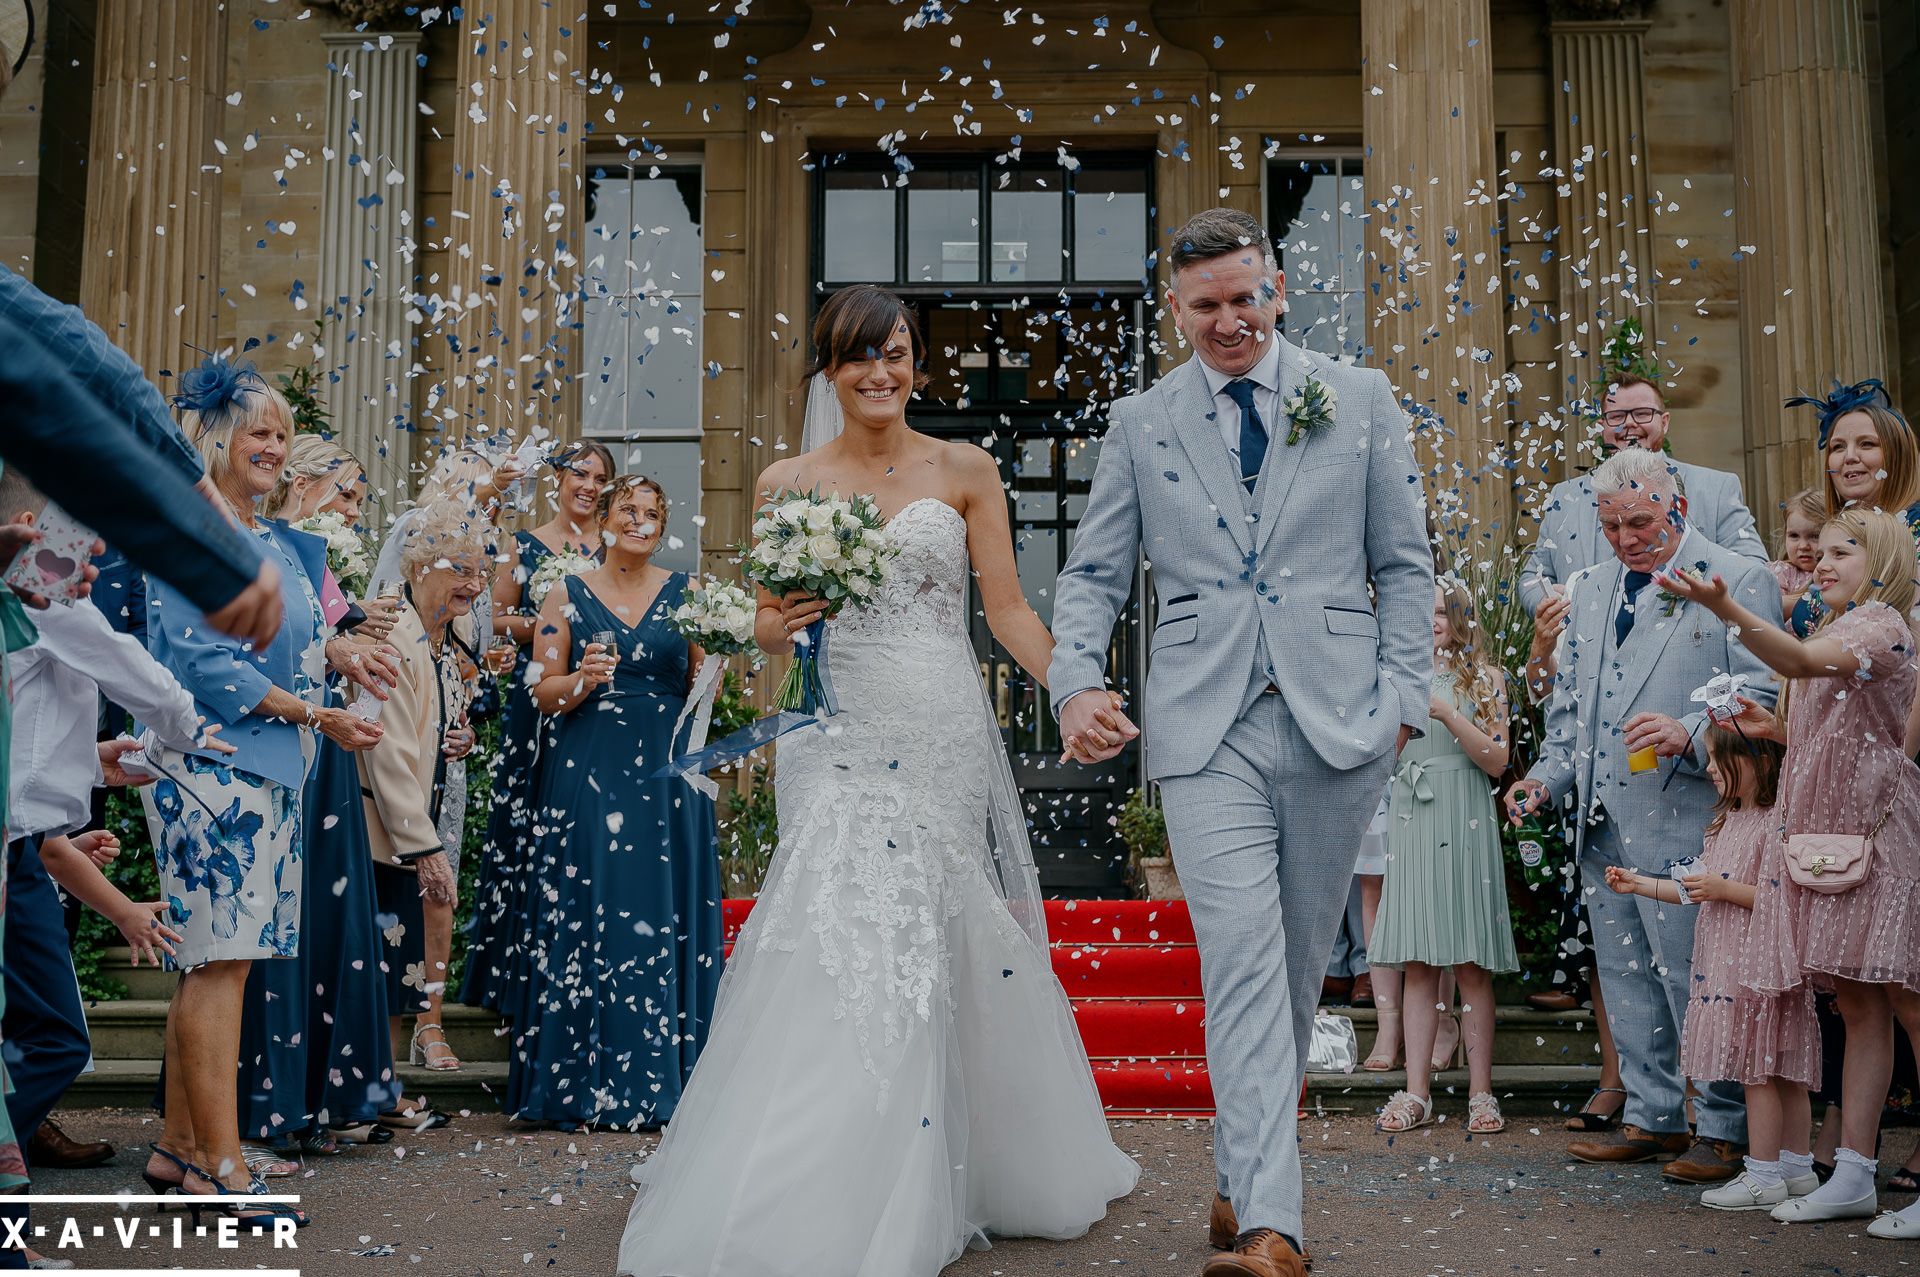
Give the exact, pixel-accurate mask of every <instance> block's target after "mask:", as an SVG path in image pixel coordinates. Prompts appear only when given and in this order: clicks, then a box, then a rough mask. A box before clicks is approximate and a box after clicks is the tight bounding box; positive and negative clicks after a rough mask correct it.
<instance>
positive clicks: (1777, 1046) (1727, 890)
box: [1607, 727, 1820, 1210]
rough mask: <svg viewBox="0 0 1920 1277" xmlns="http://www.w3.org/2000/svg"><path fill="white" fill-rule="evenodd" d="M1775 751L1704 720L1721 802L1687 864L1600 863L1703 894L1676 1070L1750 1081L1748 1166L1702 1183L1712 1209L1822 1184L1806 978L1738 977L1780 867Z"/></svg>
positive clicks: (1814, 1039) (1619, 877) (1751, 1204)
mask: <svg viewBox="0 0 1920 1277" xmlns="http://www.w3.org/2000/svg"><path fill="white" fill-rule="evenodd" d="M1782 753H1783V751H1782V749H1781V747H1780V744H1779V742H1777V741H1772V740H1752V741H1749V740H1748V739H1746V738H1745V737H1743V736H1741V735H1740V734H1738V733H1737V732H1735V731H1732V730H1729V729H1727V728H1724V727H1709V728H1708V729H1707V775H1708V776H1710V777H1711V778H1712V780H1713V784H1714V788H1716V789H1718V790H1719V791H1720V802H1719V803H1718V804H1717V805H1716V806H1715V807H1714V809H1713V820H1712V822H1711V823H1710V824H1708V826H1707V840H1706V849H1705V850H1704V851H1703V852H1702V853H1701V856H1700V863H1699V865H1698V866H1697V868H1696V870H1695V872H1694V873H1693V874H1691V875H1689V876H1687V877H1685V878H1684V879H1682V880H1681V882H1675V881H1674V880H1673V879H1671V878H1655V877H1650V876H1648V875H1647V874H1643V873H1637V872H1635V871H1634V870H1631V869H1625V868H1622V867H1621V866H1619V865H1609V866H1608V867H1607V885H1608V886H1609V887H1611V888H1613V889H1614V890H1615V891H1618V892H1621V893H1622V894H1628V893H1631V894H1633V895H1640V896H1650V897H1652V898H1653V899H1655V900H1664V901H1666V902H1667V903H1668V904H1676V905H1677V904H1687V903H1692V904H1697V905H1699V906H1700V916H1699V919H1698V922H1697V924H1696V925H1695V927H1694V932H1693V980H1694V988H1693V999H1692V1001H1691V1002H1689V1003H1688V1005H1687V1019H1686V1025H1685V1027H1684V1028H1683V1029H1682V1032H1681V1039H1680V1071H1681V1073H1682V1074H1683V1075H1684V1076H1686V1077H1690V1078H1695V1079H1698V1080H1699V1081H1702V1082H1706V1081H1714V1080H1718V1079H1721V1078H1725V1079H1727V1080H1730V1081H1735V1082H1739V1083H1740V1084H1741V1085H1743V1086H1744V1087H1746V1090H1747V1157H1746V1163H1747V1165H1746V1170H1745V1171H1743V1172H1742V1173H1741V1174H1740V1175H1739V1176H1737V1177H1736V1178H1734V1179H1733V1180H1732V1181H1730V1182H1728V1183H1725V1184H1720V1185H1716V1186H1715V1187H1713V1188H1709V1189H1708V1190H1707V1191H1706V1192H1704V1193H1702V1194H1701V1195H1700V1204H1701V1205H1703V1206H1710V1207H1712V1208H1713V1209H1715V1210H1769V1209H1771V1208H1773V1207H1775V1206H1778V1205H1779V1204H1780V1203H1781V1202H1784V1201H1786V1200H1787V1198H1788V1197H1799V1196H1804V1195H1805V1194H1807V1193H1811V1192H1812V1191H1813V1190H1814V1189H1815V1188H1817V1187H1819V1184H1820V1181H1819V1179H1818V1178H1817V1177H1816V1176H1815V1175H1814V1173H1813V1154H1812V1152H1811V1151H1810V1149H1809V1144H1810V1141H1811V1138H1812V1134H1813V1132H1812V1125H1813V1113H1812V1108H1811V1105H1810V1102H1809V1101H1808V1099H1807V1092H1808V1089H1809V1088H1811V1087H1816V1086H1818V1085H1819V1084H1820V1028H1819V1025H1818V1024H1817V1023H1816V1021H1815V1019H1814V1014H1813V990H1812V989H1811V988H1810V987H1809V986H1807V985H1805V984H1802V985H1801V986H1800V987H1799V988H1797V989H1794V990H1793V991H1792V992H1790V993H1780V994H1764V993H1756V992H1754V991H1753V990H1751V989H1748V988H1746V987H1744V985H1743V984H1742V975H1743V969H1744V967H1745V965H1746V960H1747V955H1748V953H1749V952H1750V951H1751V950H1752V949H1753V948H1755V947H1763V946H1764V945H1765V943H1766V940H1765V939H1764V937H1763V935H1762V933H1763V931H1764V930H1765V927H1766V925H1767V921H1766V920H1763V919H1756V918H1755V917H1754V913H1753V907H1754V895H1755V891H1756V885H1755V884H1758V883H1763V882H1765V883H1777V882H1778V881H1779V880H1780V879H1781V878H1783V877H1784V876H1785V873H1786V869H1785V852H1784V849H1783V847H1782V845H1781V842H1780V822H1779V816H1778V814H1777V813H1776V812H1775V811H1774V809H1773V802H1774V795H1775V793H1776V792H1777V791H1778V789H1779V784H1780V760H1781V756H1782ZM1682 886H1684V887H1685V888H1686V899H1685V900H1683V899H1682V898H1681V887H1682Z"/></svg>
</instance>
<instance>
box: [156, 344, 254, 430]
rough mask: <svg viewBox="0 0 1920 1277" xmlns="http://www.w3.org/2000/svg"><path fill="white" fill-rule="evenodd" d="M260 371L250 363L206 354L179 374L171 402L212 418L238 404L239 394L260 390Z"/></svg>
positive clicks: (202, 418)
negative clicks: (241, 362) (177, 385)
mask: <svg viewBox="0 0 1920 1277" xmlns="http://www.w3.org/2000/svg"><path fill="white" fill-rule="evenodd" d="M261 386H262V383H261V381H260V373H259V371H258V370H256V369H255V368H254V366H253V365H252V364H251V363H245V364H235V363H234V362H233V361H232V360H229V359H223V358H221V357H220V356H219V355H208V356H207V357H206V358H205V359H203V360H201V361H200V362H199V363H198V364H197V365H195V366H194V367H192V368H190V369H188V370H187V372H186V373H185V374H184V375H183V376H182V377H181V378H180V392H179V393H178V394H176V395H175V396H174V397H173V406H174V407H176V408H182V409H186V410H188V411H192V412H197V413H199V414H200V419H201V420H202V421H211V420H213V419H216V418H218V417H220V416H222V415H223V414H225V413H226V412H227V411H229V410H230V409H233V408H236V407H238V406H239V404H240V397H241V396H242V395H246V394H259V393H260V391H261Z"/></svg>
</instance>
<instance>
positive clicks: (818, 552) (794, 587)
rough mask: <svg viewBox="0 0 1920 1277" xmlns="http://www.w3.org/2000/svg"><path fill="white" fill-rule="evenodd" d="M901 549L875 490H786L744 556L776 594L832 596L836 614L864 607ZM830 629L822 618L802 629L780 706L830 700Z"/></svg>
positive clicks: (764, 509) (757, 526) (758, 523)
mask: <svg viewBox="0 0 1920 1277" xmlns="http://www.w3.org/2000/svg"><path fill="white" fill-rule="evenodd" d="M896 553H898V551H897V550H896V548H895V547H894V546H893V545H892V543H891V542H889V541H888V539H887V527H886V520H884V519H882V518H881V517H880V507H879V506H878V504H876V503H875V502H874V499H873V498H872V497H870V496H866V495H864V494H857V495H855V496H852V497H828V496H822V495H821V494H820V493H819V491H818V490H815V491H813V492H793V491H785V492H780V493H776V494H775V495H774V498H773V500H771V501H769V502H768V503H767V504H766V505H764V506H761V507H760V509H759V511H758V513H757V514H756V516H755V518H754V521H753V547H752V548H751V549H750V550H748V551H746V553H745V554H744V556H743V558H744V565H743V567H742V572H743V574H744V575H745V576H746V578H747V580H749V581H751V582H753V583H754V584H756V585H758V586H760V587H761V588H762V589H764V590H766V591H767V593H769V594H775V595H785V594H808V595H812V596H813V597H815V598H818V599H824V600H826V603H827V615H828V616H835V615H837V614H838V613H839V612H840V610H841V609H842V608H844V607H846V606H847V605H848V604H852V605H853V606H855V607H859V606H862V605H863V604H865V603H866V602H868V601H869V600H870V599H872V597H873V595H874V593H875V591H877V590H878V589H879V587H880V582H881V580H882V579H883V578H884V577H885V575H886V568H887V562H888V560H890V559H892V557H893V556H894V555H895V554H896ZM825 633H826V625H825V622H824V620H822V621H816V622H814V623H813V624H812V625H810V626H808V627H807V630H806V632H805V634H803V635H800V636H797V638H796V641H795V647H796V651H795V656H794V662H793V668H792V670H790V671H789V672H788V674H787V681H786V682H785V683H784V684H782V685H781V688H780V694H779V696H777V697H776V698H775V699H774V708H776V709H781V710H795V709H799V708H800V707H801V706H803V705H807V704H809V703H811V704H813V705H826V704H827V703H828V701H829V697H828V695H827V689H826V685H825V683H824V681H823V678H822V675H821V666H820V656H821V651H820V649H821V647H822V646H823V642H822V640H823V639H824V637H825ZM829 712H831V711H829Z"/></svg>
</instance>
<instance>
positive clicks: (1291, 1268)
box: [1200, 1228, 1307, 1277]
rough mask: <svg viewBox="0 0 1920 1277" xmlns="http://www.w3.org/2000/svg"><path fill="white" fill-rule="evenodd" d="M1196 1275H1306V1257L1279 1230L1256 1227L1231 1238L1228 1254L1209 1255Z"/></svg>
mask: <svg viewBox="0 0 1920 1277" xmlns="http://www.w3.org/2000/svg"><path fill="white" fill-rule="evenodd" d="M1200 1277H1307V1261H1306V1257H1305V1256H1303V1255H1301V1254H1300V1253H1299V1252H1298V1251H1296V1250H1295V1249H1294V1248H1293V1247H1292V1246H1289V1245H1288V1244H1287V1239H1286V1238H1284V1237H1282V1236H1281V1235H1280V1234H1279V1233H1276V1232H1274V1231H1273V1230H1272V1229H1271V1228H1256V1229H1254V1230H1253V1231H1252V1232H1248V1233H1242V1234H1241V1235H1240V1236H1239V1237H1238V1238H1237V1239H1235V1242H1234V1247H1233V1251H1232V1252H1231V1253H1230V1254H1225V1255H1215V1256H1214V1257H1213V1258H1212V1259H1209V1260H1208V1261H1207V1266H1206V1267H1205V1268H1202V1269H1201V1270H1200Z"/></svg>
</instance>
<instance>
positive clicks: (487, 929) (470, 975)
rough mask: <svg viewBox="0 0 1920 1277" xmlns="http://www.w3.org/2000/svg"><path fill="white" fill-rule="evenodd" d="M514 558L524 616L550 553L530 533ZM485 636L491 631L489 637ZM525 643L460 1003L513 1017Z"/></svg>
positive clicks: (514, 680)
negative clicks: (529, 593)
mask: <svg viewBox="0 0 1920 1277" xmlns="http://www.w3.org/2000/svg"><path fill="white" fill-rule="evenodd" d="M513 537H514V544H515V546H516V547H517V548H518V551H519V559H518V561H517V562H516V563H515V565H514V569H513V578H514V580H515V581H516V582H518V583H519V585H520V588H521V599H522V606H521V610H522V612H524V613H527V614H531V613H532V612H534V611H535V610H536V609H534V608H533V607H531V606H530V605H529V602H528V601H527V599H526V593H525V591H526V586H527V583H528V582H529V581H531V580H533V574H534V573H535V572H538V571H539V570H540V565H541V564H543V563H545V562H546V561H547V560H548V559H550V558H552V557H553V551H551V550H549V549H548V548H547V547H546V546H545V545H543V544H542V543H541V541H540V539H539V538H538V537H536V536H534V535H533V534H532V533H531V532H516V533H514V534H513ZM488 638H489V641H491V636H490V635H489V636H488ZM529 650H530V645H529V644H525V643H523V644H521V645H520V652H519V656H518V658H517V659H516V660H515V662H514V667H513V673H512V674H510V675H508V676H507V677H505V678H503V679H501V680H500V683H499V688H498V692H499V696H500V699H501V700H502V701H503V702H505V710H504V715H503V717H502V719H501V722H500V752H499V753H498V755H496V757H495V761H494V770H493V783H492V789H493V810H492V811H491V812H490V813H489V814H488V816H487V841H486V845H485V847H484V848H483V849H482V851H481V855H480V867H479V870H478V875H477V877H476V879H475V882H474V889H473V916H472V918H471V919H470V920H469V921H468V923H467V971H466V976H465V978H464V979H463V980H462V981H461V985H460V1001H462V1002H464V1003H466V1004H467V1005H468V1006H471V1007H485V1008H487V1009H488V1010H490V1011H497V1012H499V1013H500V1015H501V1016H502V1017H503V1018H505V1019H507V1020H509V1021H510V1020H511V1019H512V1018H513V1015H514V1008H515V1005H516V1004H517V1002H518V1001H519V997H518V986H519V985H520V984H521V983H522V982H523V981H524V979H525V965H524V963H523V962H521V961H520V959H521V956H522V955H523V954H524V953H525V951H526V939H527V878H528V875H529V873H530V861H529V859H528V858H529V856H530V854H531V848H530V845H529V837H528V833H529V830H530V829H531V828H532V825H533V820H532V810H533V809H532V802H533V778H534V775H535V773H536V772H537V771H538V768H539V761H540V748H539V744H538V742H537V739H536V738H537V737H538V736H540V735H541V722H540V711H539V710H537V709H535V708H534V704H533V697H532V695H531V694H530V693H529V692H528V690H527V686H526V682H525V679H526V675H527V660H528V653H529Z"/></svg>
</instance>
